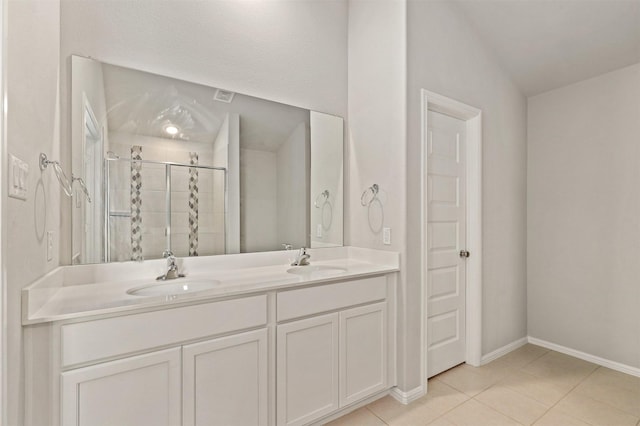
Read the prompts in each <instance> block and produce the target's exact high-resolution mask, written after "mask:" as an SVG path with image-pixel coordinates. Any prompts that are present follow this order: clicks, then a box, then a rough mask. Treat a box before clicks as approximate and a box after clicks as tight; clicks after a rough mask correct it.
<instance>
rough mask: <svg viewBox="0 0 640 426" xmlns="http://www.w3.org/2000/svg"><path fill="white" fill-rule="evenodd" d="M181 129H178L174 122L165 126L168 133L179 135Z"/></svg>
mask: <svg viewBox="0 0 640 426" xmlns="http://www.w3.org/2000/svg"><path fill="white" fill-rule="evenodd" d="M179 131H180V129H178V128H177V127H176V126H174V125H173V124H168V125H166V126H164V132H165V133H166V134H168V135H171V136H173V135H177V134H178V132H179Z"/></svg>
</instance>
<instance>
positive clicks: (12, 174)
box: [8, 154, 29, 200]
mask: <svg viewBox="0 0 640 426" xmlns="http://www.w3.org/2000/svg"><path fill="white" fill-rule="evenodd" d="M28 178H29V165H28V164H27V163H25V162H24V161H22V160H21V159H19V158H18V157H16V156H15V155H13V154H9V179H8V182H9V197H13V198H17V199H19V200H26V199H27V182H28V180H29V179H28Z"/></svg>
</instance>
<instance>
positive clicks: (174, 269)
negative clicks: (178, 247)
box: [156, 250, 184, 281]
mask: <svg viewBox="0 0 640 426" xmlns="http://www.w3.org/2000/svg"><path fill="white" fill-rule="evenodd" d="M162 257H164V258H166V259H167V272H166V273H165V274H164V275H160V276H159V277H158V278H156V280H158V281H166V280H174V279H176V278H182V277H184V274H181V273H179V272H178V264H177V263H176V257H175V256H174V255H173V253H172V252H171V250H165V251H164V252H163V253H162Z"/></svg>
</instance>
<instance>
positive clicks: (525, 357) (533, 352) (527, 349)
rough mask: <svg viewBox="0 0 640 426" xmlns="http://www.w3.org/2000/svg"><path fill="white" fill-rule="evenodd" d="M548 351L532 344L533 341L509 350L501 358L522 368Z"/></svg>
mask: <svg viewBox="0 0 640 426" xmlns="http://www.w3.org/2000/svg"><path fill="white" fill-rule="evenodd" d="M547 352H549V350H548V349H545V348H542V347H540V346H536V345H532V344H531V343H527V344H526V345H524V346H522V347H520V348H518V349H516V350H515V351H512V352H509V353H508V354H506V355H505V356H503V357H501V358H499V359H500V360H502V361H504V362H508V363H509V364H511V365H512V366H513V367H517V368H522V367H524V366H525V365H527V364H530V363H531V362H533V361H535V360H536V359H538V358H540V357H541V356H542V355H544V354H546V353H547Z"/></svg>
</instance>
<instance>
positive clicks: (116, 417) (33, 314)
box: [23, 247, 399, 426]
mask: <svg viewBox="0 0 640 426" xmlns="http://www.w3.org/2000/svg"><path fill="white" fill-rule="evenodd" d="M290 253H291V252H286V251H282V252H265V253H251V254H241V255H225V256H215V257H201V258H185V259H184V260H183V261H182V262H181V263H180V262H179V267H180V272H183V273H185V275H186V277H184V278H178V279H175V280H168V281H156V280H155V277H156V276H158V275H160V274H162V273H164V272H166V265H165V262H164V261H163V260H153V261H145V262H143V263H131V262H129V263H122V264H110V265H105V264H102V265H83V266H74V267H60V268H57V269H56V270H54V271H52V272H51V273H50V274H48V275H47V276H45V277H43V278H42V279H40V280H39V281H37V282H36V283H34V284H33V285H31V286H30V287H28V288H26V289H25V290H24V291H23V325H24V331H25V333H24V336H25V337H24V338H25V359H26V362H25V365H26V372H25V373H26V374H25V376H26V395H27V396H28V397H27V401H26V404H27V407H26V410H25V411H26V413H27V418H26V423H27V424H51V425H57V424H60V425H81V426H83V425H102V424H111V425H113V424H118V425H184V426H187V425H196V424H198V425H242V426H244V425H306V424H321V423H323V422H325V421H327V420H328V419H331V418H334V417H336V416H338V415H340V414H341V413H343V412H346V411H349V410H350V409H353V408H354V407H355V406H359V405H362V404H364V403H366V402H368V401H371V400H373V399H375V398H378V397H380V396H382V395H385V394H386V393H388V391H389V389H390V388H392V387H393V386H394V385H395V383H396V378H395V364H396V362H395V353H396V351H395V340H396V339H395V333H396V321H395V318H396V301H395V297H396V281H397V277H396V275H397V271H398V270H399V259H398V255H397V254H396V253H392V252H381V251H375V250H367V249H359V248H354V247H339V248H335V249H334V248H331V249H320V250H312V251H311V264H310V265H306V266H294V267H292V266H291V265H290V263H291V257H292V255H291V254H290Z"/></svg>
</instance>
